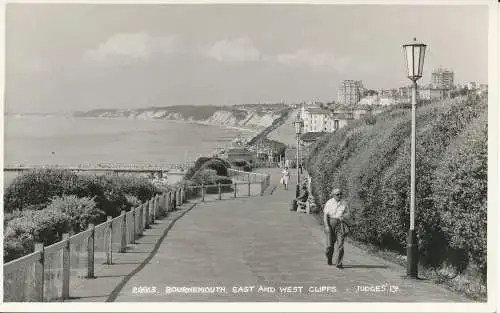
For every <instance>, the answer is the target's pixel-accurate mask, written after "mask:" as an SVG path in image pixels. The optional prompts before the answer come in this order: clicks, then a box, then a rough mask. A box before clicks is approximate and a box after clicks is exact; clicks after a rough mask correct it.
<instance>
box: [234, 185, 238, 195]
mask: <svg viewBox="0 0 500 313" xmlns="http://www.w3.org/2000/svg"><path fill="white" fill-rule="evenodd" d="M237 187H238V186H237V185H236V183H234V197H235V198H236V192H237V189H236V188H237Z"/></svg>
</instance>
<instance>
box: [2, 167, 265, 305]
mask: <svg viewBox="0 0 500 313" xmlns="http://www.w3.org/2000/svg"><path fill="white" fill-rule="evenodd" d="M229 172H230V177H232V178H233V179H234V182H233V183H232V184H216V185H196V186H186V185H181V186H180V187H179V188H177V189H175V190H173V191H169V192H165V193H163V194H159V195H156V196H155V197H153V198H152V199H150V200H149V201H147V202H145V203H143V204H141V205H140V206H138V207H136V208H134V209H132V210H130V211H128V212H125V211H122V212H121V214H120V215H119V216H117V217H115V218H112V217H111V216H108V217H107V221H106V222H104V223H101V224H99V225H93V224H90V225H89V227H88V229H87V230H85V231H83V232H80V233H78V234H75V235H72V236H70V235H69V234H63V240H62V241H59V242H57V243H54V244H52V245H50V246H47V247H44V245H43V244H42V243H36V244H35V251H34V252H33V253H30V254H28V255H26V256H23V257H21V258H19V259H16V260H13V261H11V262H8V263H6V264H5V265H4V302H29V301H35V302H43V301H58V300H59V301H60V300H65V299H68V298H69V297H70V289H71V285H72V283H74V282H75V280H76V282H78V280H79V279H85V278H94V277H95V270H96V267H97V266H102V265H103V264H113V255H114V254H116V253H126V252H127V246H128V245H130V244H133V243H135V241H136V239H137V238H139V237H140V236H141V235H142V234H143V233H144V231H145V230H146V229H147V228H149V227H150V225H151V224H153V223H154V222H155V220H157V219H161V218H163V217H164V216H166V215H167V214H168V212H170V211H173V210H175V209H176V208H177V207H178V206H180V205H181V204H182V203H184V202H186V201H187V200H195V201H196V200H198V201H201V202H203V201H210V200H223V199H229V198H237V197H250V196H257V195H263V193H264V190H265V189H266V188H267V187H268V186H269V183H270V175H267V174H259V173H248V172H241V171H236V170H232V169H231V170H229Z"/></svg>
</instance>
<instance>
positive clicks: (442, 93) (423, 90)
mask: <svg viewBox="0 0 500 313" xmlns="http://www.w3.org/2000/svg"><path fill="white" fill-rule="evenodd" d="M417 92H418V99H419V100H428V101H432V100H442V99H444V98H447V97H448V96H449V92H450V90H449V89H443V88H434V87H433V85H428V86H423V87H420V88H418V89H417Z"/></svg>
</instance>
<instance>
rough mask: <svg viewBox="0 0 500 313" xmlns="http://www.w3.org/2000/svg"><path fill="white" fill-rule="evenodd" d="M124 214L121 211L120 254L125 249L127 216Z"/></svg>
mask: <svg viewBox="0 0 500 313" xmlns="http://www.w3.org/2000/svg"><path fill="white" fill-rule="evenodd" d="M125 213H126V212H125V211H124V210H122V214H121V215H122V225H121V226H122V227H121V232H120V235H121V241H120V253H124V252H125V250H126V249H127V215H126V214H125Z"/></svg>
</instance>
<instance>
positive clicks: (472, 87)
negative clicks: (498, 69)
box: [467, 82, 477, 90]
mask: <svg viewBox="0 0 500 313" xmlns="http://www.w3.org/2000/svg"><path fill="white" fill-rule="evenodd" d="M467 89H469V90H476V89H477V84H476V82H469V83H468V84H467Z"/></svg>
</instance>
